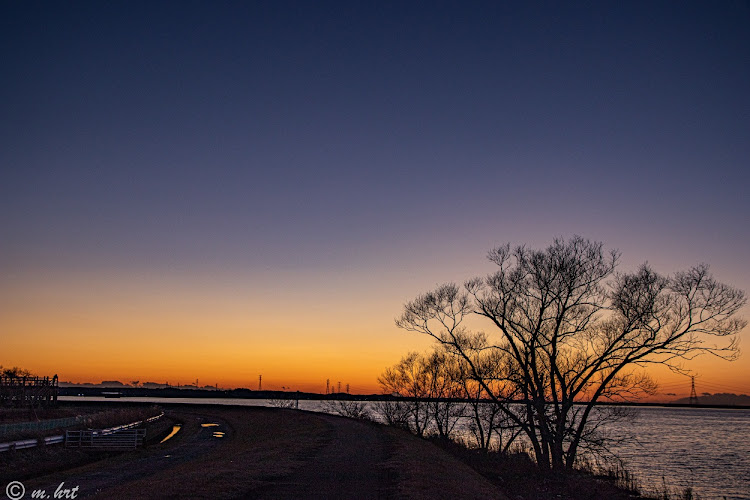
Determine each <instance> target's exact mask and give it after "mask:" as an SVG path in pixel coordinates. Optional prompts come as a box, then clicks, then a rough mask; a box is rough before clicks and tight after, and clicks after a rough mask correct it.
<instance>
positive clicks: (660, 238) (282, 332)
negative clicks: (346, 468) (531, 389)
mask: <svg viewBox="0 0 750 500" xmlns="http://www.w3.org/2000/svg"><path fill="white" fill-rule="evenodd" d="M743 8H744V9H745V10H743V13H741V14H737V13H736V12H734V10H733V9H743ZM673 10H674V12H673ZM2 11H3V15H2V16H0V17H2V18H3V19H4V20H3V21H2V23H3V29H2V30H0V40H1V41H2V43H0V47H1V48H0V50H1V51H2V58H3V61H4V77H3V78H2V79H1V80H0V89H1V90H2V94H3V95H4V96H6V99H5V102H4V104H3V120H2V125H0V129H1V130H2V132H1V133H0V140H1V141H2V148H0V165H2V168H1V169H0V338H2V350H0V364H1V365H2V366H3V367H12V366H19V367H23V368H26V369H28V370H31V371H32V372H34V373H37V374H40V375H52V374H58V375H59V377H60V380H61V381H68V382H76V383H83V382H93V383H99V382H101V381H105V380H119V381H121V382H123V383H131V382H132V381H140V382H141V383H143V382H157V383H166V382H168V383H170V384H172V385H178V384H180V385H185V384H195V383H196V380H197V381H198V384H199V385H200V386H204V385H209V386H218V387H223V388H235V387H247V388H250V389H255V388H257V386H258V377H259V376H260V375H262V377H263V388H264V389H282V388H285V389H288V390H295V391H296V390H301V391H312V392H324V391H325V386H326V380H330V383H331V384H338V383H339V382H340V383H341V384H342V386H344V385H346V384H349V385H350V390H351V392H353V393H376V392H380V387H379V386H378V383H377V378H378V376H379V375H380V374H381V373H382V371H383V370H384V369H385V368H386V367H388V366H391V365H393V364H394V363H396V362H397V361H398V360H399V359H400V358H401V357H402V356H403V355H404V354H406V353H407V352H409V351H426V350H427V349H429V348H431V346H432V345H433V344H432V343H431V341H430V339H429V338H426V337H425V336H420V335H418V334H416V333H411V332H407V331H403V330H400V329H398V328H397V327H396V326H395V324H394V319H395V318H396V317H397V316H399V315H400V313H401V311H402V307H403V304H404V303H405V302H406V301H408V300H411V299H413V298H414V297H416V296H417V295H419V294H420V293H423V292H425V291H427V290H429V289H431V288H434V287H435V286H436V285H438V284H440V283H444V282H457V283H461V282H463V281H464V280H466V279H468V278H472V277H474V276H479V275H483V274H487V273H490V272H492V271H493V265H492V264H491V263H490V262H488V261H487V259H486V255H487V252H488V251H489V250H490V249H491V248H493V247H494V246H496V245H501V244H505V243H508V242H509V243H511V244H513V245H518V244H526V245H528V246H530V247H534V248H540V247H544V246H546V245H548V244H549V243H550V242H551V241H552V239H553V238H554V237H555V236H563V237H568V236H571V235H574V234H580V235H582V236H584V237H586V238H590V239H592V240H596V241H602V242H604V244H605V246H606V247H607V248H616V249H619V250H620V251H621V252H622V261H621V265H620V269H621V270H622V271H626V270H633V269H635V268H636V267H637V266H638V265H639V264H641V263H642V262H644V261H648V262H649V263H650V264H651V265H652V266H653V267H654V269H656V270H657V271H658V272H661V273H664V274H668V273H673V272H675V271H680V270H684V269H686V268H688V267H690V266H692V265H695V264H698V263H701V262H706V263H708V264H710V265H711V271H712V272H713V274H714V275H715V277H716V278H717V279H718V280H719V281H722V282H726V283H728V284H730V285H733V286H736V287H738V288H740V289H743V290H745V291H746V292H747V291H750V264H749V263H748V255H750V232H749V231H748V230H747V216H748V214H750V201H748V200H749V199H750V198H748V196H747V185H748V181H750V169H748V168H747V165H748V164H750V141H748V140H747V136H748V131H749V130H750V114H749V113H748V112H747V110H748V109H750V94H749V93H748V92H747V89H748V88H750V70H749V69H748V64H747V61H748V60H750V43H749V39H748V30H747V9H746V8H745V7H742V6H739V5H734V4H726V5H723V7H722V8H715V9H712V8H710V6H708V5H701V4H695V5H688V6H682V5H679V6H678V5H671V4H655V5H652V4H650V3H646V4H644V5H642V6H641V7H640V8H639V9H630V8H629V7H628V4H627V3H626V4H622V5H608V6H607V8H606V9H605V8H604V7H603V6H602V7H600V6H598V5H594V6H589V9H588V10H585V11H584V10H582V9H573V8H568V7H566V6H565V5H564V4H550V5H548V6H547V7H544V8H541V7H538V6H537V7H533V6H527V5H526V4H525V3H521V4H505V3H480V4H479V6H478V7H477V8H474V9H469V10H465V9H464V7H463V6H462V5H461V4H459V3H454V4H440V5H439V6H435V7H430V8H427V9H424V10H423V9H422V7H419V6H418V4H410V3H406V4H404V5H402V4H400V3H393V4H389V3H385V4H382V5H381V3H380V2H374V3H372V4H366V5H364V6H361V5H360V6H359V7H357V8H355V7H354V6H353V5H349V4H346V3H336V4H333V5H330V6H329V8H319V6H318V5H317V4H316V3H315V2H310V3H307V2H296V3H294V8H291V5H287V4H286V3H282V4H277V3H276V2H269V3H257V2H241V3H219V4H216V5H214V4H209V3H197V4H183V3H170V2H167V3H157V4H153V5H152V4H151V3H137V2H136V3H133V4H131V3H128V4H127V5H124V4H119V5H118V4H111V5H109V4H108V5H103V4H99V3H96V2H94V3H83V4H77V5H76V6H75V8H73V7H71V6H70V5H68V4H67V3H48V4H44V8H38V9H37V8H34V7H31V6H29V5H27V4H26V3H25V2H21V3H18V2H16V3H6V4H4V5H3V7H2ZM743 16H744V17H743ZM642 19H649V20H650V22H649V23H645V24H644V23H642ZM634 26H637V29H635V28H634ZM742 316H744V317H745V318H749V317H750V309H748V307H747V306H746V307H745V308H744V310H743V311H742ZM483 328H487V331H491V330H490V328H491V326H490V325H485V326H483ZM748 346H750V332H749V331H748V330H747V329H746V330H745V331H744V332H743V333H742V334H741V335H740V348H741V349H743V352H742V354H741V356H740V358H739V360H737V361H734V362H728V361H724V360H721V359H718V358H715V357H708V356H707V357H702V358H699V359H696V360H694V361H692V362H686V363H685V367H687V368H691V369H693V370H694V372H695V374H696V387H697V388H698V391H699V392H710V393H716V392H734V393H746V394H750V362H748V359H750V358H748V356H750V354H748V352H747V349H748ZM652 373H653V375H654V377H655V378H656V379H657V380H659V381H660V382H661V383H662V384H663V388H662V390H661V391H660V394H659V395H657V396H656V397H655V399H658V400H671V399H676V398H678V397H686V396H687V395H688V394H689V392H690V379H689V378H688V377H686V376H683V375H677V374H674V373H672V372H669V371H668V370H666V369H663V368H658V369H654V371H653V372H652Z"/></svg>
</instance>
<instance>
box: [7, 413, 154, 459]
mask: <svg viewBox="0 0 750 500" xmlns="http://www.w3.org/2000/svg"><path fill="white" fill-rule="evenodd" d="M163 416H164V412H161V413H160V414H158V415H155V416H153V417H150V418H147V419H146V422H147V423H151V422H155V421H156V420H159V419H160V418H161V417H163ZM142 424H143V420H139V421H138V422H133V423H131V424H125V425H119V426H117V427H110V428H108V429H102V430H101V431H99V432H98V433H99V434H101V435H103V436H106V435H108V434H114V433H115V432H117V431H122V430H125V429H132V428H133V427H138V426H139V425H142ZM42 441H43V442H44V446H47V445H49V444H61V443H64V442H65V435H64V434H61V435H59V436H48V437H45V438H43V439H22V440H19V441H9V442H7V443H0V452H3V451H9V450H23V449H25V448H33V447H35V446H38V445H39V444H40V443H41V442H42Z"/></svg>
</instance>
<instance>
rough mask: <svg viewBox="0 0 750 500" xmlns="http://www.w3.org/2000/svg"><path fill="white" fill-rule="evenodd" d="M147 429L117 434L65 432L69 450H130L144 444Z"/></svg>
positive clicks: (127, 430) (128, 430)
mask: <svg viewBox="0 0 750 500" xmlns="http://www.w3.org/2000/svg"><path fill="white" fill-rule="evenodd" d="M145 437H146V429H123V430H120V431H117V432H105V431H91V430H88V431H65V446H66V447H67V448H98V449H107V450H129V449H133V448H135V447H136V446H140V445H142V444H143V438H145Z"/></svg>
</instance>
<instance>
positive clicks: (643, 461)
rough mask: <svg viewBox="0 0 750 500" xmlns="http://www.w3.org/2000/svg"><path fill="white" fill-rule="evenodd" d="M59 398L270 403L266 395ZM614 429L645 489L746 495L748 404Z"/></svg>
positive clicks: (309, 404)
mask: <svg viewBox="0 0 750 500" xmlns="http://www.w3.org/2000/svg"><path fill="white" fill-rule="evenodd" d="M60 399H61V400H63V401H107V402H116V401H121V402H148V403H155V404H158V403H198V404H218V405H242V406H269V401H268V400H265V399H229V398H215V399H213V398H205V399H204V398H195V399H193V398H120V399H114V400H113V399H105V398H91V397H62V398H60ZM299 408H300V409H301V410H309V411H324V408H323V406H322V405H321V402H320V401H305V400H301V401H300V402H299ZM615 433H617V434H620V435H622V436H632V439H628V440H627V441H626V442H625V444H623V445H620V446H619V447H618V448H616V450H615V451H616V453H617V455H618V456H619V457H620V458H622V459H623V461H624V462H625V466H626V468H627V469H628V470H629V471H631V472H632V473H634V474H635V476H636V478H637V479H638V482H639V485H640V486H641V487H642V488H643V489H644V490H646V491H652V492H653V491H657V490H659V491H661V490H662V489H663V485H664V484H666V485H667V486H668V487H669V489H670V490H671V491H672V492H673V493H676V492H678V491H680V492H681V491H682V490H684V488H688V487H689V488H692V490H693V492H694V493H697V494H698V495H699V496H700V497H701V498H703V499H721V498H727V499H732V500H740V499H742V500H748V499H750V410H719V409H703V408H655V407H649V408H635V417H634V419H633V421H631V422H628V423H622V424H619V426H618V428H617V429H616V430H615Z"/></svg>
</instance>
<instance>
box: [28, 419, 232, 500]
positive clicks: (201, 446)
mask: <svg viewBox="0 0 750 500" xmlns="http://www.w3.org/2000/svg"><path fill="white" fill-rule="evenodd" d="M179 418H180V420H181V421H182V422H183V424H182V427H181V429H180V431H179V432H178V433H177V435H175V437H174V438H172V439H171V440H170V441H172V442H167V443H164V444H163V445H160V444H155V445H151V446H149V447H147V448H146V449H144V450H139V451H136V452H133V453H126V454H123V455H119V456H115V457H111V458H108V459H105V460H103V461H100V462H96V463H93V464H89V465H86V466H83V467H80V468H77V469H74V470H68V471H65V472H60V473H55V474H51V475H49V476H46V477H44V478H40V480H37V481H26V482H25V486H26V488H27V490H28V491H29V494H31V492H32V491H33V490H45V492H46V493H47V494H49V495H53V494H54V492H55V491H56V490H57V489H58V487H59V486H60V483H64V486H63V489H65V488H67V489H72V488H74V487H76V486H78V491H77V495H76V498H87V497H90V496H95V495H98V496H102V497H108V498H111V496H109V494H108V492H109V490H111V489H113V488H117V487H119V486H121V485H124V484H127V483H130V482H135V481H141V480H143V479H144V478H148V477H150V476H153V475H155V474H164V473H168V472H169V470H170V469H173V468H175V467H177V466H179V465H180V464H186V463H190V462H192V461H195V460H196V459H198V458H200V457H201V456H202V455H205V454H206V453H208V452H210V451H212V450H214V449H215V448H217V447H221V446H222V445H224V444H225V441H224V440H231V438H232V430H231V427H230V426H229V425H227V423H226V422H224V421H223V420H221V419H219V418H216V416H215V415H211V414H206V413H183V412H180V414H179ZM204 423H215V424H218V425H217V426H211V427H202V426H201V424H204ZM217 431H218V432H224V433H225V434H224V436H225V437H223V438H218V437H214V432H217Z"/></svg>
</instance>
